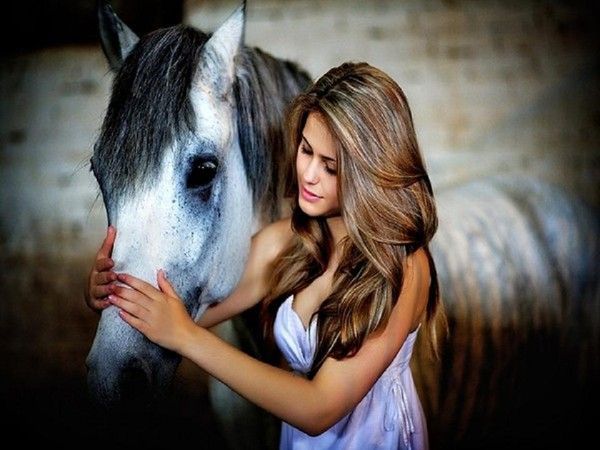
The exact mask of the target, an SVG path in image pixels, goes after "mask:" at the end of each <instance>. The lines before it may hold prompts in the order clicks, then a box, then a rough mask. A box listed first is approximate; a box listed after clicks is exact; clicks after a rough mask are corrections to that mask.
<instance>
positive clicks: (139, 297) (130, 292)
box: [112, 286, 152, 310]
mask: <svg viewBox="0 0 600 450" xmlns="http://www.w3.org/2000/svg"><path fill="white" fill-rule="evenodd" d="M112 293H113V294H114V295H115V296H117V297H120V298H122V299H125V300H127V301H129V302H131V303H135V304H136V305H140V307H142V308H144V309H146V310H147V309H148V308H149V307H150V304H151V303H152V299H151V298H148V297H147V296H146V295H145V294H143V293H141V292H139V291H136V290H135V289H131V288H128V287H125V286H115V287H114V288H113V289H112Z"/></svg>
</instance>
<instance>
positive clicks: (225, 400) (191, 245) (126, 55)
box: [87, 5, 600, 448]
mask: <svg viewBox="0 0 600 450" xmlns="http://www.w3.org/2000/svg"><path fill="white" fill-rule="evenodd" d="M244 15H245V12H244V7H240V8H239V9H238V10H236V11H235V12H234V13H233V14H232V15H231V16H230V18H229V19H228V20H227V21H226V22H225V23H224V24H223V25H222V26H221V27H220V28H219V29H218V30H216V31H215V32H214V33H213V34H212V35H207V34H205V33H203V32H201V31H199V30H195V29H192V28H189V27H183V26H176V27H171V28H167V29H163V30H158V31H156V32H153V33H150V34H148V35H146V36H144V37H142V38H141V39H139V38H138V37H137V36H136V35H135V34H134V33H133V32H132V31H131V30H130V29H129V28H128V27H127V26H126V25H125V24H124V23H123V22H122V21H121V20H120V19H119V18H118V17H117V16H116V15H115V14H114V12H113V11H112V10H111V9H110V7H109V6H106V5H104V6H103V7H102V8H101V9H100V10H99V19H100V29H101V35H102V45H103V49H104V52H105V54H106V56H107V58H108V61H109V64H110V66H111V68H112V70H113V71H114V73H115V78H114V84H113V90H112V96H111V100H110V103H109V106H108V110H107V113H106V117H105V119H104V123H103V126H102V132H101V134H100V137H99V139H98V141H97V143H96V146H95V149H94V155H93V157H92V160H91V165H92V169H93V171H94V175H95V176H96V179H97V181H98V184H99V186H100V189H101V192H102V196H103V200H104V204H105V206H106V211H107V216H108V222H109V223H111V224H113V225H115V226H116V227H117V229H118V230H119V235H118V239H117V241H116V244H115V248H114V252H113V259H114V260H115V262H116V267H115V270H117V271H124V272H129V273H132V274H134V275H136V276H138V277H141V278H143V279H146V280H148V281H149V282H153V283H154V282H155V277H156V270H157V269H158V268H163V269H165V270H166V272H167V273H168V274H169V277H170V279H171V280H172V282H173V283H174V285H175V287H176V289H177V291H178V292H179V294H180V295H181V296H182V298H183V300H184V302H185V304H186V306H187V308H188V311H189V312H190V314H191V315H192V316H193V317H195V318H198V317H200V316H201V314H202V313H203V311H204V310H205V309H206V307H207V305H209V304H211V303H213V302H217V301H219V300H221V299H222V298H224V297H226V296H227V294H228V293H229V292H231V290H232V289H233V287H234V286H235V285H236V282H237V281H238V279H239V277H240V275H241V271H242V268H243V266H244V262H245V259H246V256H247V252H248V248H249V242H250V237H251V235H252V234H253V232H254V231H256V230H257V229H258V228H260V227H261V226H262V225H263V224H265V223H268V222H269V221H272V220H274V219H275V218H277V217H279V216H280V215H281V214H282V213H283V209H282V206H281V205H283V204H284V202H283V184H284V181H285V178H286V167H287V161H286V157H285V151H284V149H283V130H282V124H283V113H284V110H285V107H286V105H287V103H288V102H289V101H290V99H291V98H292V97H293V96H294V95H296V94H297V93H298V92H300V91H301V90H302V89H303V88H304V87H305V86H306V85H307V84H308V83H309V81H310V77H309V76H308V75H307V74H306V73H305V72H304V71H303V70H301V69H300V68H299V67H298V66H296V65H295V64H292V63H290V62H287V61H283V60H280V59H277V58H273V57H271V56H269V55H267V54H265V53H264V52H262V51H261V50H260V49H256V48H248V47H245V46H244V45H243V32H244V23H245V19H244ZM437 196H438V204H439V209H440V228H439V232H438V234H437V235H436V238H435V239H434V242H433V243H432V252H433V254H434V258H435V259H436V261H437V263H438V266H439V267H438V272H439V277H440V282H441V290H442V295H443V299H444V302H445V305H446V309H447V313H448V317H449V324H450V334H449V339H448V340H446V341H445V344H444V348H443V352H442V358H441V360H440V361H432V360H428V359H427V358H426V357H424V356H423V355H424V354H425V353H424V352H419V351H418V352H417V354H416V357H415V359H414V364H413V365H414V370H415V373H416V378H417V384H418V387H419V389H420V392H421V395H422V398H423V400H424V406H425V409H426V413H427V415H428V421H429V424H430V431H431V435H432V436H431V440H432V442H433V443H434V444H435V445H436V447H438V448H442V447H447V448H459V447H463V448H465V447H471V446H485V447H487V448H502V447H505V446H507V445H510V444H511V442H509V441H507V440H506V439H507V437H508V436H512V438H514V436H515V433H518V432H521V435H518V436H521V437H523V436H525V438H526V437H527V436H528V435H527V433H534V432H533V431H531V430H534V429H536V428H535V427H529V425H531V422H530V420H531V417H530V416H531V415H533V416H534V417H535V421H536V423H538V424H541V425H542V426H541V428H540V427H538V428H537V430H540V429H543V427H544V426H547V425H548V423H552V421H554V420H556V417H555V416H553V415H552V414H553V413H554V412H556V409H557V408H556V407H555V405H556V404H558V406H559V409H560V408H562V406H564V405H565V404H566V403H564V402H565V398H564V397H566V396H567V395H568V394H570V393H572V391H573V390H574V389H578V390H579V393H578V395H581V393H583V395H588V394H592V395H594V396H597V390H596V389H595V388H592V387H591V386H594V384H593V381H591V380H593V379H594V377H595V376H597V375H598V358H597V356H598V349H599V346H598V330H599V329H600V326H599V324H598V321H599V317H600V314H599V305H600V300H599V296H598V283H597V280H596V274H595V272H594V271H595V270H596V267H598V241H597V236H598V233H597V231H598V221H597V217H596V215H595V214H593V213H592V212H590V211H589V210H588V209H587V208H586V207H585V206H584V205H582V204H580V203H579V202H578V201H576V200H575V199H573V198H571V197H569V196H567V195H566V194H565V193H564V192H563V191H561V190H560V189H558V188H556V187H553V186H548V185H546V184H543V183H540V182H538V181H535V180H528V179H515V178H508V177H501V176H499V177H495V178H488V179H485V180H479V181H474V182H470V183H468V184H464V185H462V186H457V187H452V188H448V189H445V190H443V191H440V192H438V193H437ZM247 324H248V322H247V321H246V322H244V323H243V324H242V325H241V326H239V327H235V328H232V326H231V325H232V324H231V323H228V324H227V325H226V327H225V329H224V331H230V332H232V331H236V333H229V336H230V337H234V338H235V337H236V336H239V334H238V333H237V332H244V331H245V330H246V331H247V330H248V328H247V327H246V325H247ZM227 327H229V328H227ZM250 334H251V333H250ZM236 343H237V344H239V343H240V342H239V341H238V342H236ZM579 345H581V347H580V346H579ZM249 350H252V348H251V347H250V348H249ZM179 362H180V358H179V357H178V356H177V355H175V354H173V353H171V352H168V351H165V350H164V349H161V348H160V347H158V346H156V345H154V344H152V343H150V342H149V341H148V340H146V339H145V338H144V337H143V336H141V335H140V334H139V333H138V332H137V331H135V330H133V329H132V328H130V327H129V326H128V325H127V324H125V323H124V322H123V321H122V320H121V319H120V318H119V317H118V316H117V313H116V310H115V309H114V308H108V309H106V310H105V311H103V313H102V317H101V319H100V322H99V325H98V330H97V333H96V337H95V340H94V343H93V346H92V349H91V351H90V353H89V356H88V359H87V364H88V368H89V377H88V381H89V387H90V391H91V392H92V394H93V395H94V397H95V398H96V399H97V400H98V401H99V402H100V403H102V404H107V405H121V404H132V405H136V406H139V405H140V403H146V402H149V401H151V400H152V399H156V398H160V397H161V396H163V395H165V392H167V390H168V387H169V386H170V384H171V382H172V379H173V375H174V373H175V370H176V368H177V366H178V364H179ZM532 362H533V364H532ZM556 367H559V370H554V369H555V368H556ZM570 371H573V372H576V373H577V382H576V383H573V384H572V385H573V389H569V390H566V391H565V390H563V391H561V392H559V393H558V394H559V395H558V398H557V397H554V398H553V400H552V401H550V400H547V398H546V397H547V394H549V393H552V394H553V395H557V392H556V389H555V385H559V384H564V383H565V382H568V380H570V379H571V377H570ZM265 382H268V380H266V381H265ZM562 389H564V388H562ZM563 393H564V394H563ZM211 395H212V399H213V403H214V405H215V408H216V409H217V412H218V413H219V415H220V417H221V420H223V421H224V422H225V425H226V426H229V427H231V428H235V430H236V432H237V435H238V436H242V437H241V439H237V440H232V443H234V444H233V445H235V447H236V448H243V447H246V448H265V447H266V446H267V445H269V443H268V442H267V443H265V441H264V439H263V438H260V437H259V438H256V436H253V435H252V430H253V429H255V428H256V427H257V424H260V423H262V422H260V421H259V422H256V421H252V420H250V419H248V418H249V417H250V416H251V415H252V414H255V413H256V412H257V411H256V410H252V409H250V407H249V406H248V405H246V404H245V403H244V401H243V400H241V399H240V398H236V397H235V396H232V395H231V393H230V392H229V391H228V390H227V389H226V388H224V387H223V386H222V385H220V384H219V383H215V384H213V385H212V387H211ZM579 398H580V397H577V399H579ZM555 399H556V402H554V400H555ZM557 402H558V403H557ZM561 402H562V403H561ZM232 405H233V406H232ZM548 405H550V408H548V407H547V406H548ZM567 406H568V408H562V409H565V411H567V413H572V412H573V411H575V412H576V411H577V405H576V404H571V403H568V405H567ZM549 409H551V412H550V413H549V412H548V411H549ZM542 410H544V411H542ZM561 414H562V413H560V414H559V416H560V418H561V419H564V418H565V417H566V416H567V414H566V413H565V414H564V416H563V415H561ZM507 415H510V417H511V420H512V422H508V421H506V420H505V417H506V416H507ZM574 420H577V419H572V418H571V419H569V422H568V426H571V427H574V426H575V422H574ZM564 423H565V422H563V425H564ZM244 425H245V427H244ZM511 433H512V434H511ZM233 434H234V433H231V434H230V437H233ZM255 439H259V440H260V439H263V440H261V441H260V442H261V443H260V444H257V442H258V441H257V440H255ZM265 439H267V440H269V439H270V438H265ZM552 439H553V441H555V440H556V437H555V436H553V437H552ZM269 442H271V441H269ZM549 442H552V441H549ZM244 444H245V445H244Z"/></svg>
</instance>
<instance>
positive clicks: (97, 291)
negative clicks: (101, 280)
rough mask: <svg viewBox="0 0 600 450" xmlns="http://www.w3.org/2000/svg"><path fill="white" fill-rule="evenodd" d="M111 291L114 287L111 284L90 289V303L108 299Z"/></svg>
mask: <svg viewBox="0 0 600 450" xmlns="http://www.w3.org/2000/svg"><path fill="white" fill-rule="evenodd" d="M113 289H114V287H113V285H111V284H103V285H99V286H94V287H92V290H91V294H92V301H94V300H98V299H103V298H105V297H108V296H109V295H110V294H112V292H113Z"/></svg>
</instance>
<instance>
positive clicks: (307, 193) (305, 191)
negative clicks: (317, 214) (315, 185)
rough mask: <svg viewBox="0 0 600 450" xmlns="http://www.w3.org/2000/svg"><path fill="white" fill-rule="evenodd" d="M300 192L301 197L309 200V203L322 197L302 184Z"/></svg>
mask: <svg viewBox="0 0 600 450" xmlns="http://www.w3.org/2000/svg"><path fill="white" fill-rule="evenodd" d="M300 193H301V194H302V198H303V199H304V200H306V201H307V202H311V203H314V202H317V201H319V200H321V198H323V197H319V196H318V195H316V194H313V193H312V192H310V191H309V190H308V189H306V188H305V187H304V186H302V190H301V191H300Z"/></svg>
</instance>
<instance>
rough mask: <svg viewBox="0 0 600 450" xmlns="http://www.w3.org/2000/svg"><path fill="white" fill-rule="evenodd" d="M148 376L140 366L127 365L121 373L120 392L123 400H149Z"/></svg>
mask: <svg viewBox="0 0 600 450" xmlns="http://www.w3.org/2000/svg"><path fill="white" fill-rule="evenodd" d="M150 385H151V383H150V376H149V374H147V373H146V371H144V369H143V368H141V367H127V368H125V369H124V370H123V372H122V374H121V393H122V399H121V400H123V401H125V402H131V401H135V402H139V401H142V402H143V401H144V400H149V398H150V395H151V389H150Z"/></svg>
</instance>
